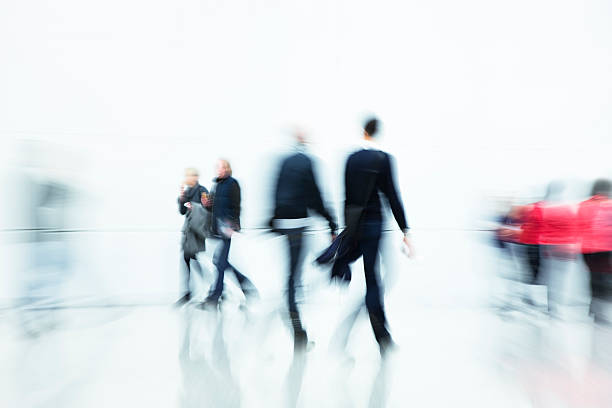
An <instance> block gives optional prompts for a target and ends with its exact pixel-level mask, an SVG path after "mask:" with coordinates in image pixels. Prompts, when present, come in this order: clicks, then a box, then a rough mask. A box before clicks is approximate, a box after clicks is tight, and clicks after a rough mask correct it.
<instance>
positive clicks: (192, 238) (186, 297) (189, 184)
mask: <svg viewBox="0 0 612 408" xmlns="http://www.w3.org/2000/svg"><path fill="white" fill-rule="evenodd" d="M207 195H208V190H207V189H206V188H205V187H204V186H202V185H200V183H199V173H198V170H197V169H195V168H193V167H190V168H187V169H185V181H184V183H183V184H181V190H180V194H179V198H178V208H179V213H180V214H181V215H184V216H185V222H184V224H183V241H182V249H183V259H184V261H185V273H184V275H183V296H182V297H181V298H180V299H179V300H178V301H177V302H176V305H177V306H181V305H183V304H185V303H187V302H189V301H190V300H191V296H192V290H191V284H190V280H191V261H192V260H193V261H195V263H194V266H195V267H196V268H197V269H199V273H200V277H202V276H203V273H202V266H201V265H200V263H199V262H198V259H197V257H196V255H197V254H198V253H199V252H202V251H204V249H205V244H204V237H203V236H201V234H198V235H199V236H196V235H195V234H193V233H191V232H190V227H189V226H190V221H191V220H190V216H191V215H192V210H194V206H195V205H202V200H204V199H206V197H207ZM195 211H197V209H196V210H195ZM194 218H195V217H194ZM198 218H199V220H198V222H197V224H198V225H194V224H195V223H196V221H195V219H194V220H193V221H192V222H193V224H191V225H192V227H194V228H201V230H202V232H203V227H204V225H203V221H204V220H202V217H201V216H200V217H198Z"/></svg>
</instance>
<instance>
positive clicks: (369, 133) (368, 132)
mask: <svg viewBox="0 0 612 408" xmlns="http://www.w3.org/2000/svg"><path fill="white" fill-rule="evenodd" d="M376 133H378V119H376V118H374V117H372V118H369V119H368V120H366V122H365V124H364V126H363V136H364V137H365V138H366V139H371V138H373V137H374V136H376Z"/></svg>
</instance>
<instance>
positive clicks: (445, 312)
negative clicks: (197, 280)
mask: <svg viewBox="0 0 612 408" xmlns="http://www.w3.org/2000/svg"><path fill="white" fill-rule="evenodd" d="M302 308H303V311H304V313H303V317H304V322H305V324H306V327H307V329H308V331H309V335H310V337H311V340H312V343H311V344H310V345H309V347H308V349H309V350H308V351H307V352H306V353H305V354H300V353H298V354H297V355H295V356H294V355H293V345H292V340H291V337H290V334H289V333H290V332H289V329H288V325H287V322H286V319H285V317H284V316H285V315H284V313H283V303H282V301H281V300H280V299H278V300H277V301H270V300H268V301H262V302H259V303H257V304H254V305H252V306H250V307H249V308H247V309H245V308H243V307H240V299H239V298H238V297H230V298H229V299H228V300H227V301H226V303H224V304H223V306H222V308H221V309H220V310H219V311H204V310H200V309H199V308H197V305H196V304H195V303H191V304H188V305H186V306H184V307H182V308H176V307H173V306H171V305H158V306H132V307H100V308H96V307H86V308H85V307H84V308H65V309H40V310H25V309H21V310H19V309H5V310H4V311H3V312H1V314H0V325H1V326H2V327H1V329H0V344H1V348H0V350H1V352H0V387H1V388H0V406H3V407H66V408H70V407H79V408H80V407H134V406H137V407H143V406H148V407H238V406H240V407H287V406H298V407H317V408H323V407H334V408H337V407H383V406H389V407H408V406H416V407H449V406H457V407H492V406H494V407H512V408H517V407H611V406H612V391H611V390H612V371H611V368H612V353H611V352H612V346H611V345H612V330H611V329H610V328H606V327H603V326H598V325H594V324H593V323H592V322H591V321H589V320H588V319H578V318H550V317H548V316H546V315H545V314H543V313H540V312H538V311H535V310H531V309H523V310H521V309H520V308H515V309H511V310H505V311H503V312H499V311H495V310H494V309H492V308H487V307H476V308H452V307H450V306H449V307H431V306H425V305H419V304H418V302H408V301H406V299H404V298H403V297H402V296H401V294H400V293H399V292H395V293H394V296H391V297H390V298H389V299H388V301H387V309H388V311H389V320H390V325H391V329H392V333H393V336H394V338H395V340H396V342H397V343H398V345H399V347H398V348H397V349H396V350H395V351H394V352H393V353H392V354H391V355H390V356H389V357H388V358H387V359H385V360H384V361H382V362H381V358H380V355H379V353H378V348H377V346H376V344H375V341H374V339H373V335H372V333H371V328H370V325H369V322H368V320H367V314H366V313H365V312H364V311H363V310H361V306H360V304H359V303H358V302H352V304H351V300H350V299H349V298H348V297H347V296H344V295H343V294H342V293H340V292H338V291H337V289H334V288H329V289H328V290H324V291H320V293H319V295H318V296H317V297H315V298H314V299H313V302H312V303H306V304H304V305H303V306H302ZM566 312H567V313H566V315H567V316H570V315H571V312H572V310H569V309H568V310H567V311H566ZM26 322H27V324H26ZM25 327H29V328H30V330H27V331H26V330H24V328H25ZM34 328H35V330H34ZM343 339H346V344H344V341H343Z"/></svg>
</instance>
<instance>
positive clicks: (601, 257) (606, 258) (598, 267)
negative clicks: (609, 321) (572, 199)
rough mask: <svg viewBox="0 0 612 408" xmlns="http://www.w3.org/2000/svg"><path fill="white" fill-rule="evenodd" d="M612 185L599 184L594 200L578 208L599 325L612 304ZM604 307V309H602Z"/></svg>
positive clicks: (593, 309) (592, 308)
mask: <svg viewBox="0 0 612 408" xmlns="http://www.w3.org/2000/svg"><path fill="white" fill-rule="evenodd" d="M611 192H612V183H611V182H610V181H609V180H605V179H600V180H597V181H596V182H595V184H594V185H593V189H592V191H591V197H590V198H589V199H588V200H586V201H583V202H582V203H580V205H579V208H578V235H579V239H580V250H581V252H582V256H583V259H584V263H585V264H586V265H587V268H588V270H589V281H590V285H591V305H590V308H589V314H590V315H592V316H593V317H594V319H595V321H596V322H602V321H604V320H605V317H604V313H602V309H603V308H604V307H605V305H606V304H607V303H609V302H611V301H612V199H611V198H610V195H611ZM602 306H603V307H602Z"/></svg>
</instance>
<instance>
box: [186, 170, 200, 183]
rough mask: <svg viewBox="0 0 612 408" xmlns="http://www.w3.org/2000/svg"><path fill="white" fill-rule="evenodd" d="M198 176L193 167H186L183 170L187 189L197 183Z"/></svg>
mask: <svg viewBox="0 0 612 408" xmlns="http://www.w3.org/2000/svg"><path fill="white" fill-rule="evenodd" d="M199 177H200V175H199V173H198V170H197V169H195V168H193V167H188V168H186V169H185V184H187V185H188V186H189V187H193V186H195V185H196V184H197V183H198V179H199Z"/></svg>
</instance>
